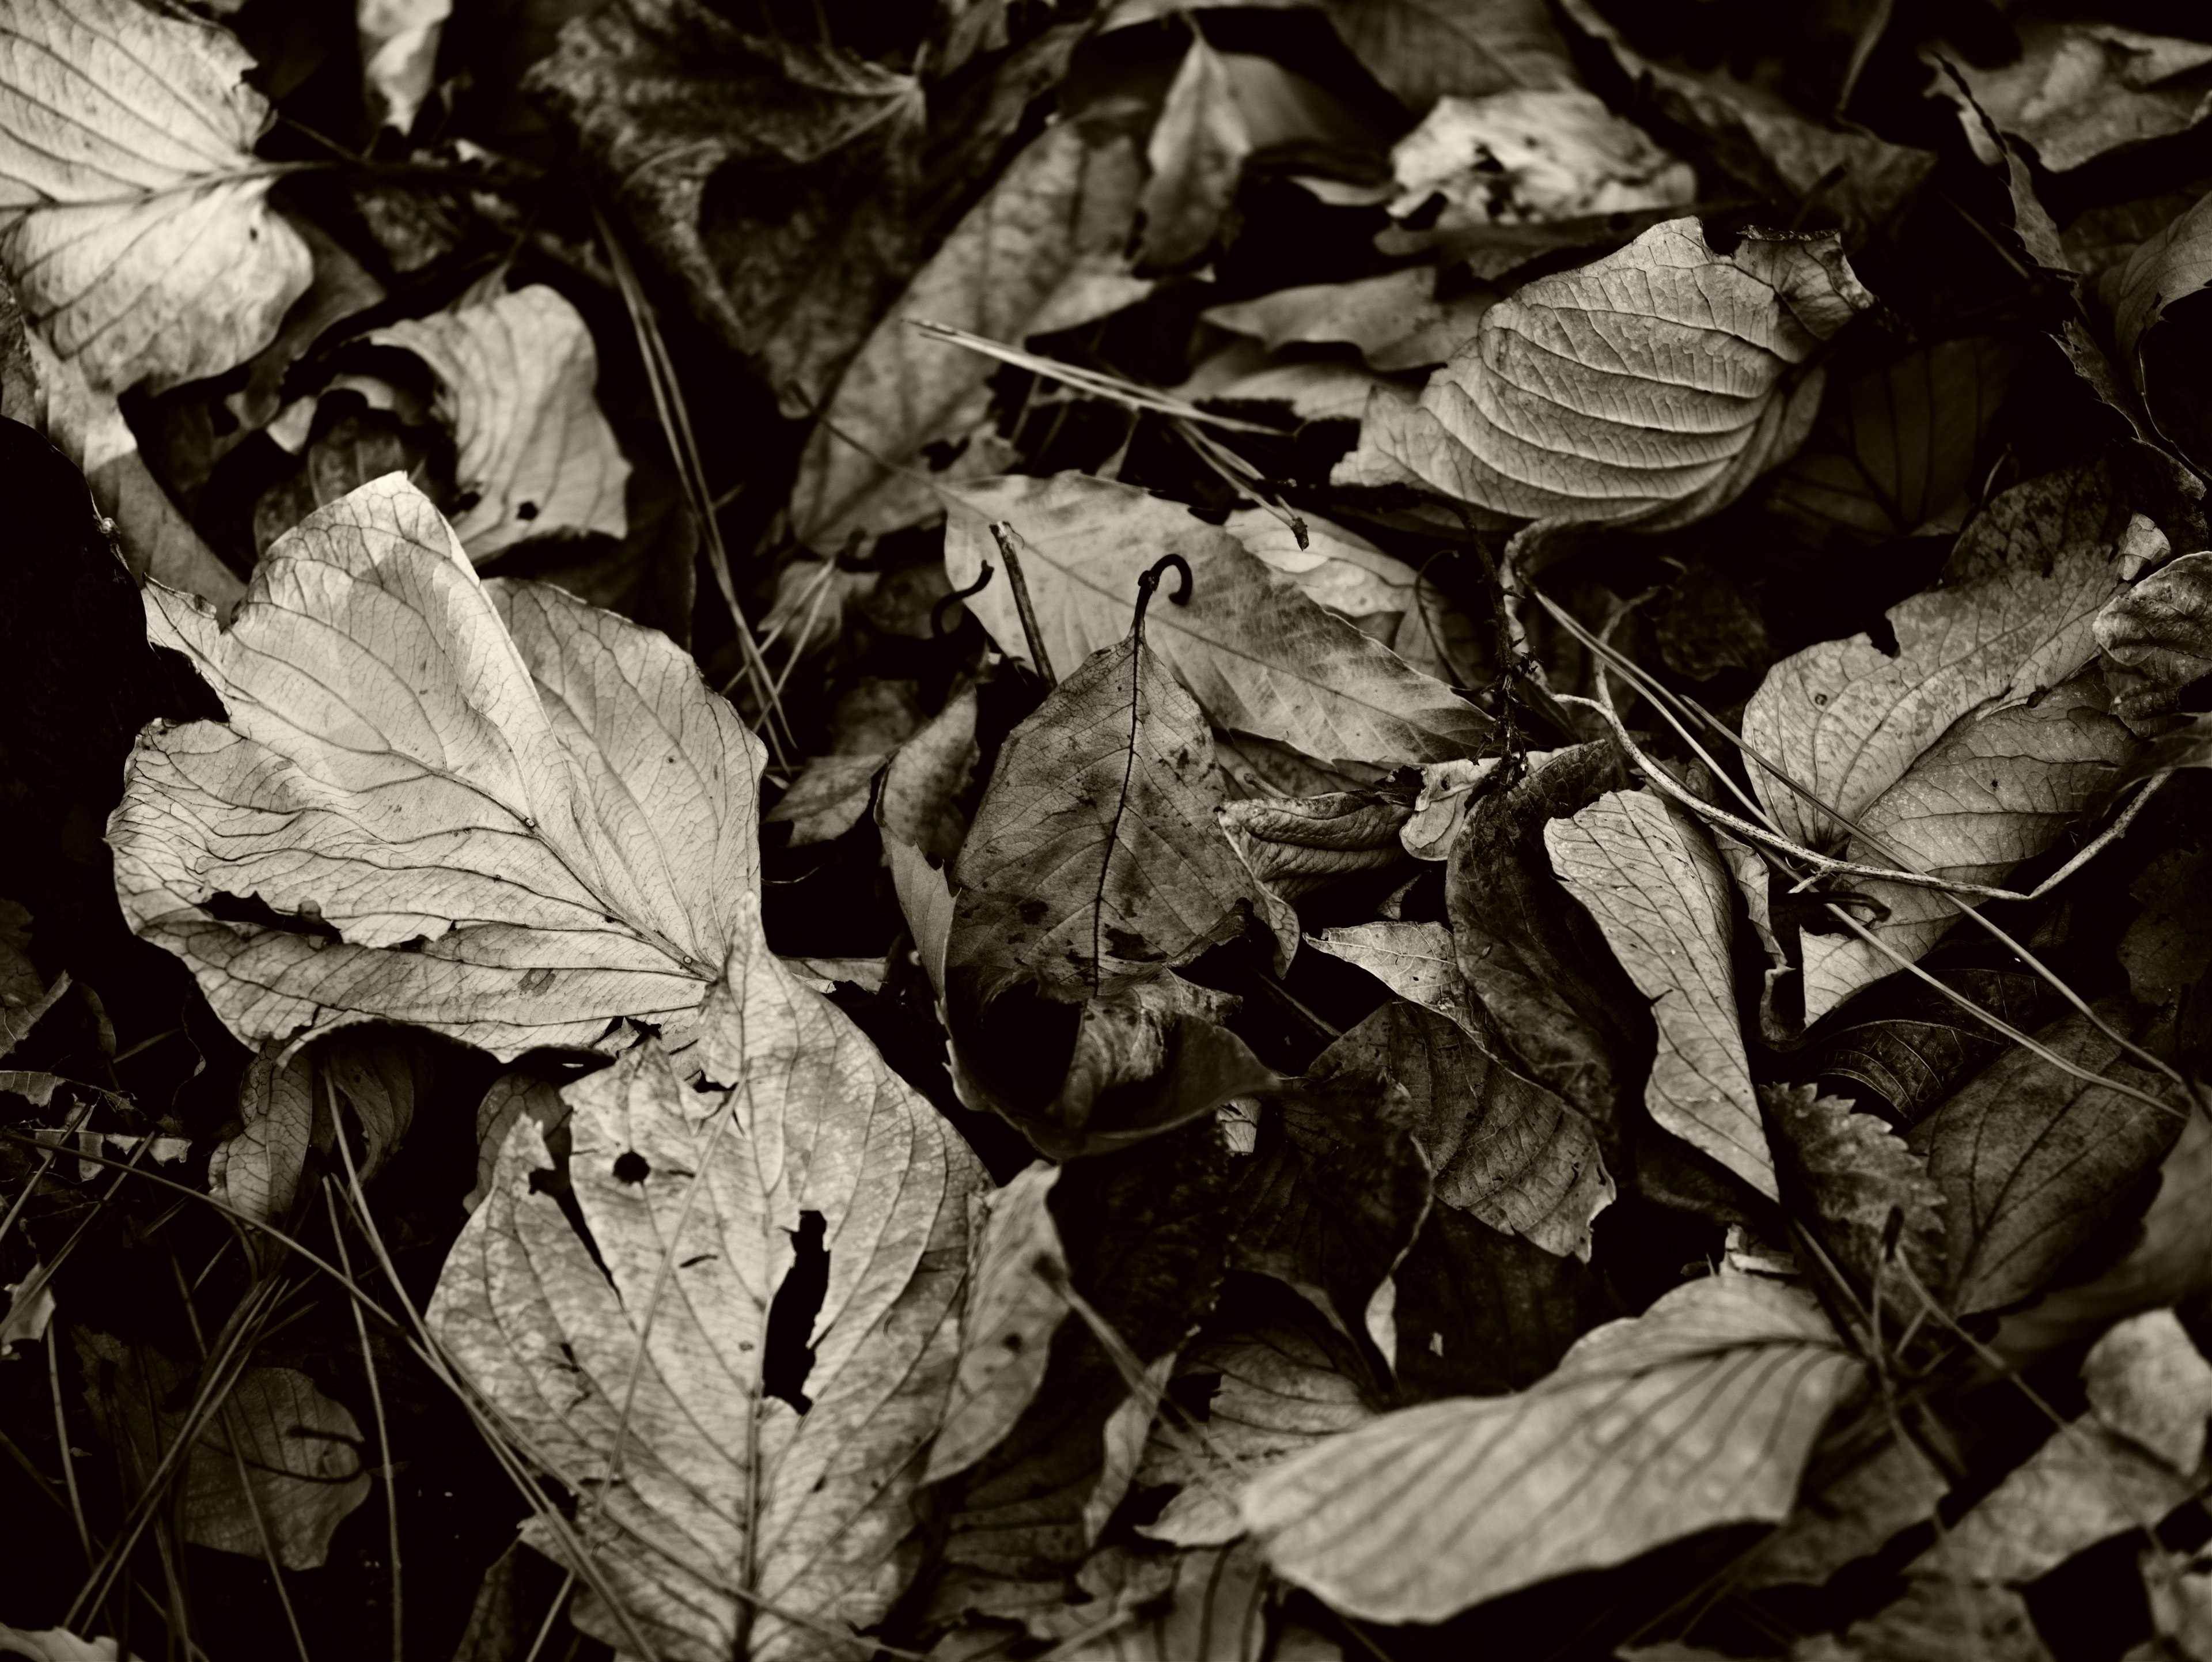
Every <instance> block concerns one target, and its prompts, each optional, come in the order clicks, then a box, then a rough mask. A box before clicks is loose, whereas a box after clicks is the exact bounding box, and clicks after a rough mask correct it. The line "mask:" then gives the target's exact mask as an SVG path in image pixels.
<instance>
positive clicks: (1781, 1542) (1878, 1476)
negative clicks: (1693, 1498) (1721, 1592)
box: [1745, 1433, 1951, 1587]
mask: <svg viewBox="0 0 2212 1662" xmlns="http://www.w3.org/2000/svg"><path fill="white" fill-rule="evenodd" d="M1819 1469H1820V1460H1819V1459H1817V1458H1816V1459H1815V1460H1814V1470H1815V1471H1817V1470H1819ZM1805 1487H1806V1492H1805V1494H1804V1495H1802V1497H1801V1498H1800V1499H1799V1501H1798V1503H1797V1508H1796V1511H1794V1512H1792V1513H1790V1519H1789V1521H1788V1522H1787V1523H1785V1524H1784V1525H1783V1526H1782V1527H1781V1528H1780V1529H1778V1530H1777V1531H1775V1532H1774V1533H1773V1534H1772V1535H1771V1536H1769V1537H1767V1538H1766V1540H1765V1543H1764V1544H1763V1545H1761V1546H1760V1548H1759V1555H1758V1556H1757V1557H1755V1558H1753V1560H1752V1562H1751V1564H1750V1566H1749V1568H1748V1573H1747V1576H1746V1578H1745V1579H1746V1581H1747V1584H1748V1585H1749V1586H1753V1587H1768V1586H1787V1585H1790V1584H1791V1583H1807V1584H1810V1585H1812V1586H1820V1585H1822V1584H1824V1583H1825V1582H1826V1580H1828V1578H1829V1577H1830V1576H1832V1575H1833V1574H1835V1573H1836V1572H1837V1571H1838V1570H1839V1569H1841V1568H1843V1567H1844V1565H1846V1564H1849V1563H1851V1562H1856V1561H1857V1560H1858V1559H1861V1558H1864V1557H1866V1556H1867V1555H1869V1554H1871V1553H1874V1552H1875V1551H1878V1550H1879V1549H1881V1547H1882V1546H1884V1545H1885V1544H1886V1543H1888V1542H1889V1541H1891V1540H1892V1539H1893V1538H1894V1537H1897V1536H1898V1535H1899V1534H1902V1533H1903V1532H1904V1531H1905V1530H1908V1529H1910V1528H1911V1527H1912V1525H1915V1524H1917V1523H1920V1522H1923V1520H1925V1519H1927V1518H1929V1516H1930V1515H1931V1514H1933V1513H1934V1512H1935V1510H1936V1505H1937V1503H1938V1502H1940V1501H1942V1498H1943V1497H1944V1496H1945V1495H1948V1494H1949V1493H1950V1490H1951V1485H1950V1482H1949V1480H1948V1478H1946V1477H1945V1476H1944V1475H1943V1472H1942V1468H1940V1467H1939V1466H1937V1465H1936V1463H1935V1461H1934V1460H1932V1459H1930V1458H1929V1456H1928V1454H1927V1453H1926V1452H1925V1451H1923V1449H1922V1448H1921V1447H1920V1446H1919V1445H1918V1444H1917V1443H1915V1442H1914V1441H1913V1440H1911V1438H1910V1437H1907V1436H1905V1435H1904V1434H1901V1433H1899V1434H1892V1435H1889V1436H1887V1437H1885V1438H1883V1439H1881V1440H1880V1441H1879V1442H1878V1443H1877V1444H1875V1446H1873V1447H1872V1448H1870V1449H1869V1450H1867V1451H1866V1452H1864V1454H1863V1457H1862V1458H1857V1459H1855V1460H1853V1461H1852V1462H1851V1463H1850V1464H1849V1465H1848V1466H1846V1467H1844V1469H1843V1470H1841V1471H1839V1472H1838V1473H1837V1474H1835V1475H1834V1476H1832V1477H1829V1478H1828V1479H1826V1481H1825V1482H1820V1484H1819V1486H1818V1487H1817V1488H1815V1487H1814V1482H1813V1481H1812V1479H1811V1478H1810V1477H1808V1481H1807V1483H1806V1486H1805Z"/></svg>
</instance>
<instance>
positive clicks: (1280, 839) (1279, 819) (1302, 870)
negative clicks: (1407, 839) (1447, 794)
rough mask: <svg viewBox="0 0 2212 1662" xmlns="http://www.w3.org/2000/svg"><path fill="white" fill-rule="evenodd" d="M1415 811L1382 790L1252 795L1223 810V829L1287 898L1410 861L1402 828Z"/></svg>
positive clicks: (1247, 860) (1257, 870)
mask: <svg viewBox="0 0 2212 1662" xmlns="http://www.w3.org/2000/svg"><path fill="white" fill-rule="evenodd" d="M1410 813H1412V807H1411V805H1410V804H1408V803H1407V802H1406V801H1403V800H1401V799H1398V798H1395V797H1393V796H1391V795H1389V794H1384V793H1383V792H1380V791H1337V792H1332V793H1331V794H1328V795H1327V796H1304V797H1298V796H1285V797H1274V798H1267V797H1250V798H1247V799H1246V800H1244V801H1239V802H1231V803H1228V804H1226V805H1225V806H1224V807H1222V809H1221V811H1220V814H1221V827H1222V830H1223V831H1225V833H1226V834H1227V835H1228V837H1229V838H1230V840H1231V842H1232V843H1235V844H1236V845H1237V851H1238V853H1239V854H1241V855H1243V859H1244V863H1245V864H1246V866H1248V867H1249V868H1250V870H1251V873H1252V875H1253V876H1255V877H1256V878H1258V879H1259V880H1261V882H1263V883H1265V884H1267V886H1268V887H1270V888H1272V889H1273V890H1274V892H1276V893H1278V894H1279V895H1281V896H1282V897H1283V898H1285V900H1297V899H1300V898H1303V897H1304V896H1306V895H1309V894H1312V893H1314V892H1316V891H1318V890H1322V889H1325V888H1328V886H1330V885H1332V884H1334V883H1337V882H1340V881H1342V880H1345V879H1346V878H1350V877H1357V876H1359V875H1361V874H1365V873H1372V872H1387V871H1389V869H1390V868H1393V867H1395V866H1399V865H1402V864H1404V863H1405V859H1406V851H1405V849H1404V848H1403V847H1402V846H1401V844H1400V843H1399V841H1398V830H1399V827H1400V826H1401V825H1404V824H1405V823H1406V819H1407V815H1408V814H1410Z"/></svg>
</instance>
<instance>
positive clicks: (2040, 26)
mask: <svg viewBox="0 0 2212 1662" xmlns="http://www.w3.org/2000/svg"><path fill="white" fill-rule="evenodd" d="M2017 32H2018V35H2019V41H2020V48H2019V55H2018V56H2017V57H2016V58H2013V59H2012V60H2011V61H2009V62H2008V63H2003V64H1996V65H1994V66H1992V67H1990V68H1987V69H1984V68H1980V67H1978V66H1977V65H1976V64H1974V63H1973V62H1972V60H1971V59H1969V58H1966V57H1964V56H1963V55H1957V54H1946V55H1945V56H1944V57H1943V58H1942V62H1944V63H1947V64H1950V65H1951V66H1952V68H1953V70H1954V72H1955V73H1956V74H1958V75H1959V76H1960V77H1961V78H1962V79H1963V80H1964V81H1965V82H1966V88H1967V91H1968V92H1969V93H1970V94H1972V99H1973V101H1974V102H1975V103H1977V104H1978V105H1980V106H1981V107H1982V109H1983V110H1984V111H1985V112H1987V113H1988V115H1989V117H1990V120H1992V121H1993V122H1995V123H1996V125H1997V126H1998V127H1999V128H2000V129H2002V131H2005V132H2006V133H2008V134H2011V135H2012V136H2014V137H2017V138H2020V139H2022V140H2024V141H2026V142H2027V143H2028V144H2030V145H2033V147H2034V149H2035V154H2036V159H2037V160H2038V161H2041V162H2042V163H2043V165H2044V166H2045V167H2047V168H2048V169H2050V171H2051V172H2052V173H2054V174H2063V173H2069V172H2071V171H2072V170H2073V169H2074V168H2075V167H2081V165H2082V164H2084V163H2085V162H2089V161H2095V160H2097V159H2098V158H2099V157H2100V156H2106V155H2113V154H2115V153H2117V152H2119V151H2124V150H2129V149H2135V148H2136V146H2138V145H2141V144H2143V143H2148V142H2149V141H2151V140H2153V139H2157V138H2164V137H2168V136H2170V135H2172V134H2174V133H2178V132H2184V131H2187V130H2188V129H2189V128H2191V127H2193V126H2195V125H2197V123H2198V122H2200V121H2202V120H2203V119H2204V117H2205V115H2206V113H2207V107H2208V100H2212V90H2209V89H2212V73H2207V71H2208V70H2212V46H2206V45H2204V44H2203V42H2201V41H2197V40H2177V39H2175V38H2174V37H2172V36H2171V35H2159V34H2145V33H2142V32H2141V31H2139V30H2136V29H2130V28H2124V27H2119V26H2118V25H2117V24H2112V23H2103V22H2063V23H2062V22H2056V21H2050V20H2046V19H2044V18H2027V19H2023V20H2022V21H2021V23H2020V24H2019V25H2018V31H2017ZM1934 85H1935V88H1936V90H1938V91H1942V92H1945V93H1948V94H1950V95H1951V96H1952V97H1954V99H1955V98H1956V97H1957V94H1956V92H1955V91H1954V90H1953V83H1952V82H1951V81H1950V78H1949V76H1942V75H1939V76H1937V77H1936V81H1935V83H1934ZM1959 125H1960V127H1962V128H1963V129H1964V130H1965V131H1966V142H1967V143H1969V144H1971V145H1972V146H1973V149H1974V153H1975V155H1977V156H1978V157H1979V158H1980V159H1981V161H1983V162H1984V164H1986V165H1989V166H1995V165H1996V164H1997V162H1998V161H1999V160H2000V159H2001V158H2000V155H1999V153H1998V150H1997V148H1996V145H1995V144H1994V143H1992V142H1991V141H1990V138H1989V137H1988V136H1987V134H1986V133H1985V132H1984V130H1983V127H1982V124H1981V122H1980V121H1978V120H1977V119H1975V116H1974V113H1973V111H1972V110H1971V109H1962V110H1961V111H1960V116H1959Z"/></svg>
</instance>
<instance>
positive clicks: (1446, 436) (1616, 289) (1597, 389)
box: [1334, 219, 1874, 530]
mask: <svg viewBox="0 0 2212 1662" xmlns="http://www.w3.org/2000/svg"><path fill="white" fill-rule="evenodd" d="M1873 304H1874V298H1873V296H1872V295H1869V294H1868V293H1867V291H1866V290H1865V289H1863V288H1862V287H1860V285H1859V283H1858V280H1857V278H1856V277H1853V276H1852V275H1851V270H1850V265H1849V264H1848V263H1847V262H1846V261H1845V260H1844V257H1843V253H1842V252H1841V250H1840V248H1839V247H1838V245H1837V242H1836V239H1835V236H1834V234H1832V233H1829V234H1825V235H1823V236H1820V237H1813V238H1797V237H1786V236H1783V235H1780V234H1767V235H1764V236H1762V235H1760V234H1756V233H1753V234H1747V235H1746V237H1745V238H1744V240H1742V241H1741V242H1740V243H1739V244H1738V245H1737V247H1736V249H1735V253H1733V254H1731V255H1729V256H1727V257H1726V258H1723V256H1721V255H1719V254H1717V253H1714V252H1713V251H1712V249H1711V248H1710V247H1707V246H1706V243H1705V236H1704V234H1703V232H1702V231H1701V230H1700V229H1699V224H1698V222H1697V221H1696V220H1694V219H1676V220H1669V221H1668V222H1665V223H1663V224H1660V225H1656V226H1654V227H1652V228H1651V229H1650V230H1649V231H1646V232H1645V233H1644V234H1643V235H1642V236H1640V237H1638V239H1637V240H1635V241H1634V242H1632V243H1631V244H1630V245H1629V246H1628V247H1626V248H1623V249H1621V250H1620V252H1619V253H1613V254H1610V255H1608V256H1607V257H1606V258H1605V259H1601V260H1598V261H1596V262H1595V264H1593V265H1585V266H1583V267H1581V268H1580V269H1578V270H1576V271H1565V272H1561V273H1559V274H1558V275H1557V276H1553V277H1540V278H1538V279H1537V280H1536V281H1535V282H1534V283H1529V284H1528V286H1527V287H1525V288H1523V289H1521V290H1520V291H1519V292H1517V293H1516V294H1515V295H1513V296H1512V298H1510V300H1506V301H1500V302H1499V303H1498V305H1496V306H1493V307H1491V308H1490V310H1489V311H1487V312H1486V313H1484V314H1483V316H1482V320H1481V323H1480V325H1479V326H1477V329H1476V332H1475V335H1474V339H1472V340H1470V341H1468V343H1467V344H1465V345H1464V346H1462V347H1461V348H1460V349H1459V350H1458V351H1456V352H1455V353H1454V354H1453V355H1452V358H1451V361H1450V362H1449V363H1447V364H1445V365H1444V367H1443V368H1441V369H1439V370H1437V372H1436V373H1435V374H1432V375H1431V376H1430V378H1429V384H1428V386H1427V387H1426V389H1425V390H1424V392H1423V393H1422V394H1421V398H1420V401H1419V403H1418V404H1416V405H1407V404H1405V403H1403V402H1401V400H1400V399H1397V398H1395V397H1394V396H1392V395H1389V394H1387V393H1376V394H1375V395H1374V396H1372V397H1370V399H1369V400H1368V405H1367V415H1366V419H1365V421H1364V423H1363V424H1362V427H1361V429H1360V435H1359V447H1358V449H1357V450H1356V451H1354V452H1353V453H1352V454H1351V455H1350V456H1348V457H1346V459H1345V460H1343V461H1342V462H1340V463H1339V464H1338V466H1337V468H1336V472H1335V474H1334V478H1335V481H1336V482H1337V483H1338V484H1349V485H1368V486H1388V485H1413V486H1415V487H1417V488H1419V489H1422V490H1427V491H1429V492H1431V493H1433V494H1436V495H1440V496H1445V497H1448V498H1450V499H1452V500H1454V501H1456V502H1461V503H1464V504H1466V505H1467V506H1468V508H1472V509H1474V510H1476V511H1477V512H1478V513H1480V514H1482V515H1485V516H1486V517H1487V518H1488V519H1489V520H1491V521H1492V522H1493V523H1497V524H1501V525H1502V524H1504V523H1506V522H1509V521H1514V520H1539V521H1546V522H1547V523H1550V522H1568V521H1606V522H1612V523H1617V524H1626V525H1634V526H1636V527H1638V528H1641V529H1644V530H1659V529H1663V528H1665V527H1669V526H1676V525H1681V524H1685V523H1686V522H1688V521H1692V520H1696V519H1700V518H1703V517H1704V516H1705V515H1706V514H1711V513H1713V512H1715V511H1717V509H1718V508H1722V507H1723V506H1725V505H1726V504H1727V503H1728V502H1732V501H1733V500H1735V497H1736V496H1739V495H1740V494H1741V492H1742V491H1743V490H1744V489H1745V487H1746V486H1747V485H1748V484H1750V483H1751V481H1752V480H1753V478H1756V477H1757V476H1758V475H1759V473H1760V472H1763V471H1764V470H1765V469H1766V468H1767V467H1769V466H1772V465H1773V464H1774V463H1776V462H1778V461H1780V460H1784V458H1786V457H1787V456H1789V455H1790V453H1791V452H1793V451H1794V450H1795V449H1796V447H1797V444H1798V442H1799V441H1801V440H1802V438H1803V437H1804V435H1805V432H1806V430H1807V429H1808V427H1809V425H1810V424H1811V423H1812V420H1813V417H1814V414H1815V412H1816V411H1817V410H1818V407H1819V404H1820V373H1819V371H1818V370H1817V369H1814V368H1809V367H1808V360H1809V359H1811V358H1812V356H1813V355H1814V352H1815V351H1816V350H1818V349H1819V348H1820V345H1821V344H1822V343H1824V342H1825V341H1826V340H1828V339H1830V338H1832V337H1833V336H1834V335H1835V334H1836V333H1837V332H1838V331H1840V330H1841V329H1842V328H1843V327H1844V325H1845V324H1847V323H1848V322H1850V320H1851V319H1852V317H1853V316H1855V315H1856V314H1857V313H1858V312H1860V311H1862V310H1863V309H1865V308H1866V307H1869V306H1871V305H1873Z"/></svg>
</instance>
